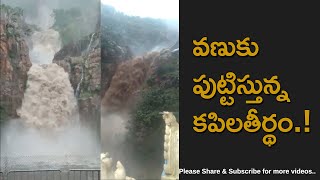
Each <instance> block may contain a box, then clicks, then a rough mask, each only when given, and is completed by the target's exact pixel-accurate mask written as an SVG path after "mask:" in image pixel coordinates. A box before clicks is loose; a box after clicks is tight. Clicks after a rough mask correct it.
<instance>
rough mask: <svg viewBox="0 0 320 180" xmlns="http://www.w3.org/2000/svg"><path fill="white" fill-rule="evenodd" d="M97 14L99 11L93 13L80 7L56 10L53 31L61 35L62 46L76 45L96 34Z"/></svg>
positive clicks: (54, 11) (95, 10)
mask: <svg viewBox="0 0 320 180" xmlns="http://www.w3.org/2000/svg"><path fill="white" fill-rule="evenodd" d="M91 8H92V7H91ZM97 12H98V9H94V13H91V12H88V11H86V10H84V9H82V8H79V7H78V8H76V7H73V8H70V9H54V10H53V16H54V17H55V23H54V24H53V29H55V30H56V31H58V32H59V33H60V36H61V40H62V44H63V45H67V44H69V43H76V42H77V41H79V40H81V39H82V38H83V37H85V36H88V35H89V34H91V33H92V32H94V31H95V30H96V26H97V25H98V17H97V14H98V13H97Z"/></svg>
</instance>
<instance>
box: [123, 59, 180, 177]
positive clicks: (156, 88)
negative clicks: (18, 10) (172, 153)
mask: <svg viewBox="0 0 320 180" xmlns="http://www.w3.org/2000/svg"><path fill="white" fill-rule="evenodd" d="M160 61H161V60H160ZM178 61H179V59H178V58H174V57H173V58H171V59H168V60H164V62H161V64H160V65H159V67H158V68H157V69H156V71H155V73H153V75H152V76H151V77H150V78H149V79H148V80H147V87H146V88H145V90H144V92H143V93H142V95H141V97H142V99H141V100H140V101H139V102H138V104H137V106H136V108H135V109H134V110H133V111H132V119H131V120H130V121H129V125H128V130H129V133H128V138H127V143H128V144H130V143H131V145H132V146H133V147H134V148H133V149H134V152H133V153H134V154H135V156H136V157H137V159H138V160H137V161H138V162H140V164H144V165H145V167H144V168H145V170H146V171H147V172H149V173H148V175H147V176H148V177H144V178H152V177H156V176H158V175H159V174H161V171H162V163H163V142H164V139H163V138H164V121H163V119H162V115H161V114H159V113H160V112H163V111H171V112H174V114H175V116H176V118H177V120H178V121H179V119H178V118H179V64H178ZM154 169H157V171H155V170H154Z"/></svg>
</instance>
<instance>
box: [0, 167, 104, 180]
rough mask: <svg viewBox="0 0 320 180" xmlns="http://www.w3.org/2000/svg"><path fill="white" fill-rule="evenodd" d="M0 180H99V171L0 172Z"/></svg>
mask: <svg viewBox="0 0 320 180" xmlns="http://www.w3.org/2000/svg"><path fill="white" fill-rule="evenodd" d="M0 180H100V170H99V169H71V170H68V171H61V170H21V171H20V170H19V171H9V172H8V173H7V174H5V173H3V172H0Z"/></svg>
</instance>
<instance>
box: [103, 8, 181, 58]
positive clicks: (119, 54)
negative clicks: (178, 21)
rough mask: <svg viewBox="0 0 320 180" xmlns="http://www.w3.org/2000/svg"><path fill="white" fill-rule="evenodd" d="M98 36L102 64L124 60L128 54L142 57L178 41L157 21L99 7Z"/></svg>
mask: <svg viewBox="0 0 320 180" xmlns="http://www.w3.org/2000/svg"><path fill="white" fill-rule="evenodd" d="M101 33H102V37H101V48H102V50H103V51H102V62H105V63H110V62H113V61H115V60H118V59H120V60H123V58H124V59H125V58H126V57H128V56H130V53H131V52H134V53H135V54H143V53H145V52H148V51H150V50H152V49H153V48H154V47H156V46H158V45H163V44H170V43H172V40H176V39H175V38H177V37H178V33H177V32H173V31H172V30H170V29H169V28H168V27H167V25H166V24H165V23H164V21H162V20H160V19H152V18H141V17H137V16H128V15H125V14H123V13H121V12H118V11H116V10H115V9H114V8H113V7H111V6H106V5H103V6H102V7H101ZM128 49H130V51H131V52H130V51H129V50H128ZM104 54H107V55H106V56H105V55H104Z"/></svg>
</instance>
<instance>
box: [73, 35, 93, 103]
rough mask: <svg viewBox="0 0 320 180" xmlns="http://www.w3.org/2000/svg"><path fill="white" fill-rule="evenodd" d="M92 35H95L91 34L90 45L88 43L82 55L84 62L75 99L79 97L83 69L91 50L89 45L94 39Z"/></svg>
mask: <svg viewBox="0 0 320 180" xmlns="http://www.w3.org/2000/svg"><path fill="white" fill-rule="evenodd" d="M94 35H95V33H92V35H91V38H90V43H89V45H88V48H87V49H86V51H85V52H84V54H83V56H84V58H85V61H84V63H83V64H82V66H81V78H80V81H79V83H78V85H77V89H76V93H75V95H76V97H77V98H78V97H79V96H80V87H81V84H82V82H83V79H84V73H85V72H84V69H85V67H86V65H87V62H88V59H89V52H90V50H91V45H92V42H93V37H94Z"/></svg>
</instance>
